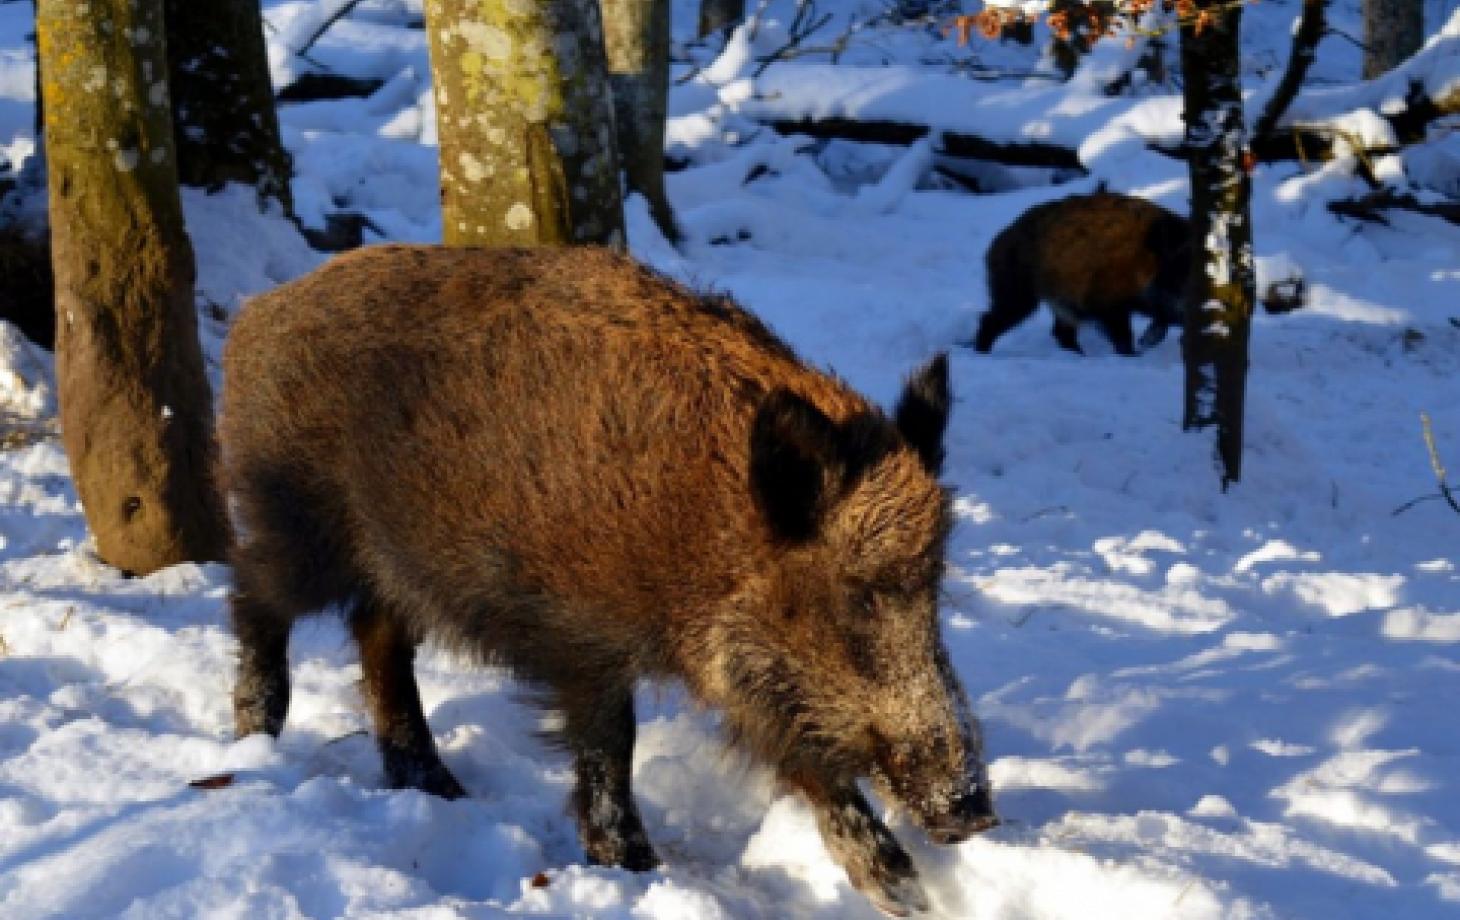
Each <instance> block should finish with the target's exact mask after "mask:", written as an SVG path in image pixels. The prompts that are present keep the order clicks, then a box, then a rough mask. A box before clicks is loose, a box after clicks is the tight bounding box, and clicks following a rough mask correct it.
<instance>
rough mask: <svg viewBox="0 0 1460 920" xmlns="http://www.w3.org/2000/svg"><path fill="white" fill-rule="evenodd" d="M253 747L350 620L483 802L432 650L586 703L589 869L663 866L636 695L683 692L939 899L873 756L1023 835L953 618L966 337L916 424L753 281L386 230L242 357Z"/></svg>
mask: <svg viewBox="0 0 1460 920" xmlns="http://www.w3.org/2000/svg"><path fill="white" fill-rule="evenodd" d="M224 372H225V383H224V388H223V402H222V413H221V420H220V423H219V428H220V432H219V433H220V438H219V441H220V452H221V456H220V463H221V470H220V478H221V482H222V483H223V487H224V489H225V491H226V494H227V496H228V501H229V504H230V509H231V514H232V519H233V523H234V529H235V541H234V542H235V545H234V546H233V549H232V553H231V561H232V563H233V566H234V577H235V587H234V590H233V593H232V595H231V600H230V608H231V616H232V621H233V626H234V630H235V632H236V634H237V637H238V641H239V670H238V681H237V686H236V691H235V697H234V703H235V714H236V719H237V731H238V733H239V735H240V736H242V735H247V734H249V733H252V732H259V731H264V732H269V733H271V734H275V735H277V734H278V733H279V731H280V730H281V728H282V726H283V724H284V718H285V713H286V710H287V708H288V702H289V679H288V665H287V662H286V648H287V642H288V635H289V631H290V627H291V624H292V623H293V622H294V620H295V619H296V618H297V617H299V616H301V615H303V614H306V613H309V612H312V611H317V610H320V609H322V608H327V607H328V608H333V609H336V610H339V611H341V612H342V613H343V614H344V616H345V618H346V620H347V623H348V625H349V628H350V629H351V630H352V632H353V635H354V637H355V640H356V642H357V643H358V645H359V649H360V658H361V664H362V671H363V687H364V694H365V697H366V699H367V703H368V706H369V709H370V711H371V715H372V718H373V721H374V725H375V732H376V736H377V740H378V744H379V747H380V752H381V755H382V758H383V760H384V765H385V775H386V778H387V780H388V782H389V783H390V784H391V785H393V786H398V787H399V786H411V787H416V788H418V789H422V790H425V791H426V792H430V793H434V794H436V795H440V796H445V797H447V798H452V797H456V796H461V795H463V794H464V791H463V789H462V786H461V784H460V783H458V782H457V781H456V779H455V778H454V777H453V776H452V774H451V772H450V771H449V770H448V769H447V768H446V766H445V764H444V763H442V761H441V758H440V757H439V756H438V754H437V751H436V748H435V745H434V742H433V740H432V737H431V731H430V728H429V727H428V725H427V723H426V718H425V715H424V714H423V712H422V707H421V701H420V698H419V696H418V693H417V688H416V682H415V677H414V674H413V671H412V660H413V655H414V648H415V645H416V643H418V642H419V641H421V640H424V639H426V638H431V639H433V640H434V641H436V642H438V643H440V644H441V645H442V646H444V647H446V648H449V649H453V650H456V651H458V652H460V653H462V654H464V655H465V656H468V657H470V658H472V659H475V660H477V661H480V662H483V663H491V664H500V665H504V666H507V667H509V668H511V670H512V671H513V672H514V674H515V675H516V676H517V677H518V678H519V679H521V680H523V681H525V682H527V683H529V684H530V685H533V686H534V687H536V688H538V689H540V690H541V691H542V692H543V695H544V696H545V698H546V700H547V703H548V705H549V706H550V707H552V708H553V709H554V710H556V711H557V712H559V713H560V714H561V716H562V718H561V725H562V727H561V730H560V740H561V743H562V745H563V746H564V747H565V748H566V749H567V750H568V751H569V752H570V753H571V754H572V756H573V758H574V762H575V771H576V786H575V790H574V792H573V796H572V803H573V808H574V811H575V813H576V817H577V821H578V826H579V831H580V837H581V839H582V842H583V847H584V850H585V851H586V854H587V857H588V859H589V860H591V861H593V862H595V863H600V864H606V865H613V866H624V867H627V868H630V869H636V870H644V869H649V868H651V867H653V866H655V865H656V864H657V859H656V856H655V853H654V850H653V848H652V847H651V845H650V843H649V840H648V838H647V836H646V834H645V832H644V828H643V825H642V824H641V822H640V817H639V813H638V809H637V808H636V807H635V805H634V800H633V797H632V794H631V791H630V772H631V766H630V765H631V761H632V753H633V743H634V708H633V690H634V686H635V682H636V681H638V680H639V679H640V678H650V679H661V680H678V681H682V682H683V683H684V685H686V686H687V687H688V689H689V691H690V693H691V694H692V695H693V696H694V697H695V698H696V699H697V700H699V701H701V702H702V703H704V704H706V705H708V706H711V707H714V708H717V709H718V710H720V711H721V712H722V713H723V724H724V726H725V729H726V730H727V734H728V737H729V739H730V741H731V743H732V745H733V746H734V747H735V748H737V749H738V750H740V751H742V752H744V753H746V754H747V755H749V756H750V757H751V758H752V759H754V760H755V761H758V762H760V763H762V764H765V765H767V766H769V767H770V768H771V769H772V770H774V771H775V773H776V774H777V775H778V777H779V778H780V779H781V780H783V781H784V782H785V783H786V784H788V785H789V786H790V787H791V788H794V789H795V790H798V791H799V792H800V793H801V794H802V795H804V796H805V798H806V800H807V801H808V802H809V803H810V805H811V807H812V808H813V809H814V811H815V813H816V816H817V820H818V822H819V824H820V829H821V832H822V834H823V835H824V837H825V840H826V844H827V847H828V849H829V851H830V852H831V853H832V854H833V855H834V856H835V857H836V858H837V859H838V860H839V861H840V862H841V864H842V865H843V866H845V867H846V870H847V872H848V874H849V876H850V878H851V880H852V882H853V883H854V884H855V885H856V886H857V887H858V888H859V889H861V890H862V891H864V892H866V893H867V894H868V895H869V896H870V897H871V898H872V899H873V900H874V901H875V902H876V903H877V904H878V905H880V906H881V907H882V908H884V909H886V910H887V911H889V912H892V913H906V912H908V911H910V910H915V909H920V908H922V907H924V906H925V904H926V898H925V896H924V893H923V891H922V889H921V886H920V884H919V882H918V880H917V876H916V871H915V869H914V867H913V865H912V862H911V860H910V859H909V857H908V855H907V853H906V851H905V850H904V849H903V848H902V847H901V846H900V845H899V844H898V842H897V840H896V839H895V838H894V837H893V836H892V834H891V833H890V832H889V831H888V829H887V827H886V826H885V825H884V824H883V823H882V821H880V820H879V819H878V818H877V816H876V815H875V814H874V812H873V810H872V808H871V807H870V806H869V805H868V803H867V801H866V800H865V799H864V797H863V795H862V793H861V792H860V791H858V786H857V780H858V778H859V777H869V778H870V779H871V780H872V781H873V782H874V783H875V785H876V786H877V787H878V788H879V789H880V790H881V791H882V792H883V793H884V794H885V795H886V796H887V797H888V798H889V799H890V800H891V801H892V802H894V803H897V804H898V805H900V806H901V807H902V808H904V809H906V811H907V812H908V813H909V814H910V815H911V816H912V817H913V818H914V819H915V820H916V821H917V822H918V823H920V824H921V826H922V827H923V828H925V829H926V830H927V832H928V833H929V834H930V836H931V837H932V838H933V839H935V840H937V841H940V842H944V843H948V842H954V841H959V840H962V839H964V838H966V837H967V836H969V835H970V834H972V833H974V832H977V831H980V830H983V829H985V828H987V827H990V826H992V825H994V824H996V823H997V819H996V817H995V814H994V808H993V801H992V798H991V790H990V787H989V780H988V776H987V771H986V769H985V766H984V760H983V752H982V736H981V732H980V728H979V724H978V722H977V721H976V720H975V719H974V717H973V716H972V714H971V713H970V710H969V705H968V702H967V699H966V697H965V695H964V691H963V689H962V687H961V686H960V684H959V681H958V678H957V677H956V676H955V674H954V672H953V669H952V667H951V666H950V664H949V660H948V654H947V651H946V649H945V647H944V644H943V640H942V637H941V634H940V631H939V615H938V589H939V580H940V576H941V573H942V567H943V554H944V543H945V539H946V537H947V534H948V530H949V526H950V509H949V499H948V495H947V493H946V492H945V491H944V490H943V489H942V488H940V486H939V485H938V481H937V475H938V472H939V467H940V464H941V463H942V459H943V446H942V440H943V433H944V429H945V427H946V425H947V420H948V414H949V408H950V397H949V390H948V368H947V360H946V357H944V356H939V357H937V358H935V359H934V360H933V361H932V362H930V363H929V364H928V365H927V366H926V367H924V368H923V369H921V370H920V371H919V372H917V373H916V374H915V375H914V376H913V377H912V378H911V380H910V381H909V383H908V384H907V386H906V389H905V391H904V392H903V393H902V395H901V399H900V402H899V403H898V405H897V408H896V411H895V412H894V414H893V416H892V417H891V418H888V417H887V416H885V415H884V414H883V413H882V412H881V411H879V410H878V409H877V408H876V407H874V406H873V405H871V404H870V403H868V402H867V400H865V399H863V398H862V397H861V396H859V395H858V394H857V393H855V392H854V391H853V390H851V389H850V388H849V387H848V386H846V385H845V384H844V383H842V382H841V381H839V380H837V379H835V378H833V377H830V376H828V375H826V374H824V373H820V372H818V371H816V370H813V369H811V368H810V367H808V366H807V365H805V364H804V363H802V362H801V361H800V360H799V359H798V358H797V357H796V355H795V354H793V353H792V351H791V349H790V348H788V347H787V346H786V345H785V344H783V343H782V342H781V341H780V340H779V339H777V338H776V337H775V336H774V335H773V334H772V333H771V332H770V331H769V330H768V329H767V328H766V327H765V326H764V325H762V324H761V323H760V322H759V321H758V320H757V319H755V318H754V317H753V316H751V315H750V314H749V313H747V312H745V311H744V310H742V309H741V308H740V307H738V306H737V305H736V304H735V303H734V302H732V301H731V300H730V299H729V298H727V297H722V296H708V295H702V294H697V293H694V292H692V291H690V290H688V289H686V288H684V287H681V286H679V285H677V284H675V283H672V282H670V281H669V280H666V279H665V278H663V277H660V276H658V275H656V274H654V273H653V272H651V271H649V270H647V269H645V268H643V267H641V266H639V265H637V264H636V263H634V262H633V261H632V260H630V259H629V258H626V257H624V256H621V255H617V254H614V253H612V252H609V251H606V250H601V249H593V248H561V249H552V248H549V249H531V250H529V249H447V248H440V247H431V246H381V247H375V248H368V249H362V250H359V251H356V252H353V253H351V254H349V255H345V256H341V257H339V258H337V259H335V260H334V261H332V262H330V263H328V264H327V265H325V266H324V267H322V268H320V269H319V270H317V271H315V272H314V273H313V274H310V275H308V276H306V277H304V278H301V279H299V280H296V281H294V282H291V283H289V284H286V285H284V286H283V287H280V288H278V289H277V290H275V291H273V292H271V293H268V294H266V295H264V296H262V297H259V298H257V299H255V300H254V301H252V302H251V303H250V304H249V305H248V306H246V307H245V308H244V309H243V311H242V312H241V314H240V315H239V317H238V319H237V322H236V324H235V325H234V327H233V330H232V333H231V334H230V336H229V339H228V342H227V345H226V349H225V353H224Z"/></svg>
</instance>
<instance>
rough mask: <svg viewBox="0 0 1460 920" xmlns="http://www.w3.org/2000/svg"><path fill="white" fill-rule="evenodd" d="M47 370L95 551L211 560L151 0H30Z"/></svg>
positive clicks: (187, 278)
mask: <svg viewBox="0 0 1460 920" xmlns="http://www.w3.org/2000/svg"><path fill="white" fill-rule="evenodd" d="M37 32H38V34H39V38H40V58H41V63H42V70H41V72H42V74H43V79H44V81H45V87H44V91H45V99H46V110H45V129H46V142H47V144H46V153H47V156H48V157H49V189H50V220H51V250H52V260H53V266H54V270H55V277H56V313H57V329H56V376H57V381H58V385H59V391H60V404H61V430H62V438H63V441H64V443H65V447H66V454H67V456H68V457H69V459H70V461H71V473H72V477H73V478H74V480H75V483H76V491H77V493H78V494H79V495H80V497H81V503H82V506H83V507H84V509H85V512H86V520H87V523H88V524H89V525H90V527H91V530H92V532H93V533H94V534H95V536H96V546H97V552H98V553H99V554H100V556H101V558H102V559H103V560H105V561H106V562H108V563H111V564H112V565H115V566H117V567H118V568H120V569H122V570H124V571H127V572H131V573H136V574H145V573H148V572H152V571H155V570H156V569H159V568H161V567H163V566H167V565H171V564H173V563H177V562H182V561H185V560H205V559H217V558H219V557H220V556H221V554H222V550H223V545H224V533H225V530H224V525H223V517H222V515H221V513H220V510H219V504H218V501H217V498H216V494H215V492H214V491H213V489H212V484H211V481H210V478H209V467H210V459H211V453H212V451H211V443H212V415H211V411H212V409H211V407H212V399H211V396H210V394H209V390H208V381H207V378H206V377H205V375H204V372H203V356H202V351H201V349H200V348H199V345H198V329H197V315H196V313H195V311H194V305H193V277H194V266H193V253H192V248H191V246H190V245H189V243H188V239H187V235H186V233H185V232H184V229H183V216H182V207H181V204H180V202H179V200H178V185H177V167H176V159H175V154H174V151H173V123H172V109H171V106H170V104H169V99H168V89H167V53H166V47H165V41H164V37H163V34H164V30H163V17H162V0H41V2H40V4H39V6H38V10H37Z"/></svg>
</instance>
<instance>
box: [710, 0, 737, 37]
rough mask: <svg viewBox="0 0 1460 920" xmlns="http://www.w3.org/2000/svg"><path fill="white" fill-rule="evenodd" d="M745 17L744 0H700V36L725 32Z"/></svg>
mask: <svg viewBox="0 0 1460 920" xmlns="http://www.w3.org/2000/svg"><path fill="white" fill-rule="evenodd" d="M744 18H745V0H700V27H699V35H700V38H704V37H705V36H707V35H714V34H715V33H716V32H725V31H728V30H730V29H733V28H735V27H736V26H738V25H740V20H742V19H744Z"/></svg>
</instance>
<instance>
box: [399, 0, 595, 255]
mask: <svg viewBox="0 0 1460 920" xmlns="http://www.w3.org/2000/svg"><path fill="white" fill-rule="evenodd" d="M426 27H427V31H428V32H429V33H430V41H431V71H432V75H433V78H434V81H435V93H436V125H437V129H436V130H437V134H438V137H439V141H440V151H441V219H442V236H443V238H444V240H445V241H446V242H447V243H448V244H451V245H519V246H521V245H541V244H563V243H608V244H612V245H621V244H622V242H623V202H622V198H621V192H620V190H619V182H618V151H617V149H616V146H615V144H614V127H613V104H612V102H611V101H610V94H609V89H608V79H607V75H606V71H605V68H604V58H603V29H602V26H601V24H600V21H599V12H598V3H597V2H596V0H532V2H524V0H427V2H426Z"/></svg>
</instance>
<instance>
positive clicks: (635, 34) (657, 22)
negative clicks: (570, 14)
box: [601, 0, 679, 242]
mask: <svg viewBox="0 0 1460 920" xmlns="http://www.w3.org/2000/svg"><path fill="white" fill-rule="evenodd" d="M601 2H602V8H603V43H604V50H605V51H606V52H607V55H608V73H609V82H610V85H611V86H612V87H613V102H614V123H615V124H616V125H617V127H618V150H619V158H620V159H621V161H622V162H623V168H624V178H625V180H626V184H627V185H628V188H629V191H631V192H638V193H639V194H640V195H643V196H644V199H645V200H646V201H648V202H649V213H650V214H651V215H652V216H653V218H654V223H656V224H658V225H659V230H660V231H661V232H662V233H663V234H664V235H665V237H667V238H668V239H669V240H670V241H671V242H676V241H678V239H679V228H678V226H677V225H676V224H675V222H674V211H673V210H672V209H671V208H670V206H669V196H668V195H667V194H666V193H665V191H664V115H665V112H666V110H667V108H668V100H669V0H601Z"/></svg>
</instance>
